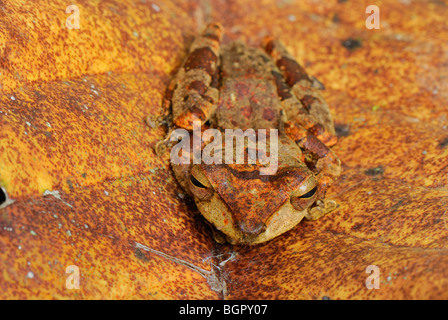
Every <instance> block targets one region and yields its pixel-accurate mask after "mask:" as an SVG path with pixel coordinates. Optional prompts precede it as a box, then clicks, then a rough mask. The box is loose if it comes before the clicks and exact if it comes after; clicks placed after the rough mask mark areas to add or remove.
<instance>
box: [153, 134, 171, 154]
mask: <svg viewBox="0 0 448 320" xmlns="http://www.w3.org/2000/svg"><path fill="white" fill-rule="evenodd" d="M173 131H174V129H171V130H170V131H168V133H167V135H166V137H165V139H163V140H160V141H159V142H157V143H156V145H155V147H154V151H155V152H156V154H157V156H159V157H160V156H161V155H162V154H163V151H164V150H165V147H166V146H167V145H168V144H169V143H170V139H171V135H172V133H173Z"/></svg>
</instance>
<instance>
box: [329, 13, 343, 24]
mask: <svg viewBox="0 0 448 320" xmlns="http://www.w3.org/2000/svg"><path fill="white" fill-rule="evenodd" d="M331 20H332V21H333V22H334V23H339V22H341V19H340V18H339V16H338V14H337V13H335V14H334V15H333V18H332V19H331Z"/></svg>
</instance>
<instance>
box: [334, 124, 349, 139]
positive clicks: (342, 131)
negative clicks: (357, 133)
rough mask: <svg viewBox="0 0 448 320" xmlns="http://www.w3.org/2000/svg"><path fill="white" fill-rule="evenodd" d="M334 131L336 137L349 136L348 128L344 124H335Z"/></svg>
mask: <svg viewBox="0 0 448 320" xmlns="http://www.w3.org/2000/svg"><path fill="white" fill-rule="evenodd" d="M334 130H335V131H336V135H337V136H338V137H347V136H349V135H350V128H349V126H348V125H346V124H335V126H334Z"/></svg>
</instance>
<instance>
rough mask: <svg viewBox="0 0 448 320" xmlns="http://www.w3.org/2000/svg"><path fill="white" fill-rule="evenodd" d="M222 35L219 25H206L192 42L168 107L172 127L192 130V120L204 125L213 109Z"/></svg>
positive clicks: (214, 108)
mask: <svg viewBox="0 0 448 320" xmlns="http://www.w3.org/2000/svg"><path fill="white" fill-rule="evenodd" d="M222 32H223V29H222V26H221V25H220V24H217V23H211V24H209V25H208V26H207V27H206V28H205V30H204V32H203V33H202V35H201V36H199V37H198V38H196V39H195V40H194V41H193V43H192V45H191V47H190V51H189V54H188V56H187V57H186V59H185V61H184V63H183V65H182V67H181V68H180V70H179V71H178V73H177V75H176V78H175V79H176V85H175V88H174V90H173V94H172V98H171V106H172V113H173V124H174V125H175V126H177V127H181V128H184V129H187V130H193V121H201V124H204V123H205V122H206V121H207V120H209V119H210V117H211V115H212V114H213V113H214V112H215V110H216V107H217V104H218V98H219V91H218V83H219V51H220V42H221V39H222Z"/></svg>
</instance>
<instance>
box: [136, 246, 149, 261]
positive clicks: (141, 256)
mask: <svg viewBox="0 0 448 320" xmlns="http://www.w3.org/2000/svg"><path fill="white" fill-rule="evenodd" d="M134 255H135V257H136V258H137V259H140V260H142V261H143V262H148V261H149V259H148V257H147V256H146V255H145V254H144V253H143V252H142V251H141V250H140V249H138V248H137V249H135V252H134Z"/></svg>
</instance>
